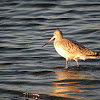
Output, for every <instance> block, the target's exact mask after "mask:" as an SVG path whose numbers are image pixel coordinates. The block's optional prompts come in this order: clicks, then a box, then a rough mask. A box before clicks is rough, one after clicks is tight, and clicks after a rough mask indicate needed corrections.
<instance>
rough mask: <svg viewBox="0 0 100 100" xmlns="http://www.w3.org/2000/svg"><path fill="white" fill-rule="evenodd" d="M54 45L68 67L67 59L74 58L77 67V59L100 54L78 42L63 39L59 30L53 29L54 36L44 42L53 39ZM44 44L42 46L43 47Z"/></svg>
mask: <svg viewBox="0 0 100 100" xmlns="http://www.w3.org/2000/svg"><path fill="white" fill-rule="evenodd" d="M54 39H55V41H54V47H55V49H56V51H57V52H58V54H59V55H61V56H62V57H64V58H65V59H66V68H68V60H75V61H76V62H77V66H78V67H79V63H78V59H82V60H86V59H88V58H98V57H100V55H99V54H98V53H96V52H93V51H92V50H90V49H88V48H86V47H84V46H83V45H81V44H80V43H78V42H76V41H73V40H69V39H65V38H63V36H62V32H61V31H60V30H55V31H54V36H53V37H52V38H51V39H50V40H49V41H48V42H47V43H46V44H48V43H49V42H50V41H52V40H54ZM46 44H44V45H43V46H42V47H44V46H45V45H46Z"/></svg>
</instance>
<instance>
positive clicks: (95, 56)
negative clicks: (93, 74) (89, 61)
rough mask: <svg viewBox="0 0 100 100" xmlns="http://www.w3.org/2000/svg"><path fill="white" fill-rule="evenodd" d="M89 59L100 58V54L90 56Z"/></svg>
mask: <svg viewBox="0 0 100 100" xmlns="http://www.w3.org/2000/svg"><path fill="white" fill-rule="evenodd" d="M88 57H89V58H99V57H100V54H99V53H96V54H95V55H88Z"/></svg>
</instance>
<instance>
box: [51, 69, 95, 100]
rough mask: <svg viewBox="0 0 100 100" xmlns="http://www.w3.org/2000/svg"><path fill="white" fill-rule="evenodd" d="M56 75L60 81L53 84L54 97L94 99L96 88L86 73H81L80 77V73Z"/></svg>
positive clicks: (59, 72)
mask: <svg viewBox="0 0 100 100" xmlns="http://www.w3.org/2000/svg"><path fill="white" fill-rule="evenodd" d="M55 74H56V79H57V80H59V81H56V82H53V83H52V84H53V86H54V87H55V88H54V90H53V91H52V93H51V94H52V95H55V96H59V97H66V98H73V99H85V100H88V99H91V97H92V99H93V95H95V93H96V91H95V87H96V86H95V85H94V84H93V83H91V80H88V79H89V77H87V76H86V75H85V73H84V72H81V75H80V74H79V72H78V71H70V72H68V71H57V72H55ZM82 74H83V75H82ZM91 95H92V96H91Z"/></svg>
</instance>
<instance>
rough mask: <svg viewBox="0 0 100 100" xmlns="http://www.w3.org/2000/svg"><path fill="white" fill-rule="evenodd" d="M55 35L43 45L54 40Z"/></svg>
mask: <svg viewBox="0 0 100 100" xmlns="http://www.w3.org/2000/svg"><path fill="white" fill-rule="evenodd" d="M54 39H55V37H54V36H53V37H52V38H51V39H50V40H49V41H48V42H47V43H45V44H44V45H43V46H42V47H44V46H45V45H47V44H48V43H49V42H51V41H52V40H54Z"/></svg>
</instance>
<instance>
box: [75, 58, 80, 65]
mask: <svg viewBox="0 0 100 100" xmlns="http://www.w3.org/2000/svg"><path fill="white" fill-rule="evenodd" d="M75 61H76V62H77V67H79V63H78V60H77V59H75Z"/></svg>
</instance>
